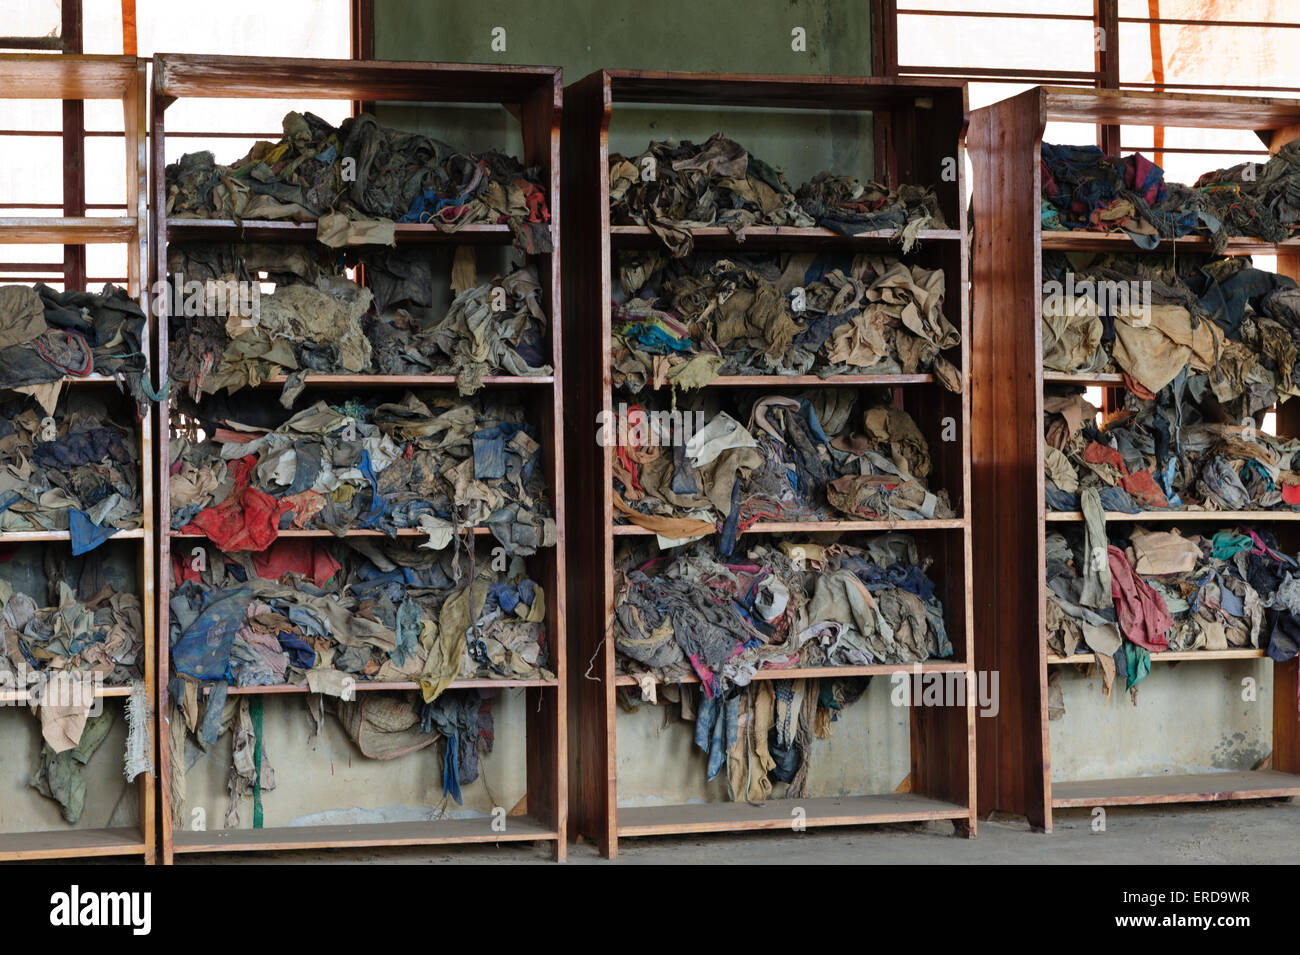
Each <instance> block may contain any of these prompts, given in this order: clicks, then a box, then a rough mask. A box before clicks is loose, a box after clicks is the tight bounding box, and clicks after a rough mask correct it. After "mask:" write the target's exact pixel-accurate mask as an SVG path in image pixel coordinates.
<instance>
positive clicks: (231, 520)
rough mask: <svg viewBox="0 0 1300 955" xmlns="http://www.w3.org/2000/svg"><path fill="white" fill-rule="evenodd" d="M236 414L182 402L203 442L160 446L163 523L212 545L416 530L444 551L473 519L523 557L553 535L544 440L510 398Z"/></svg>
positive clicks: (229, 548)
mask: <svg viewBox="0 0 1300 955" xmlns="http://www.w3.org/2000/svg"><path fill="white" fill-rule="evenodd" d="M240 411H241V413H240V414H239V416H238V418H234V417H231V418H227V417H223V416H221V415H220V412H219V411H218V410H216V409H215V408H214V407H212V406H211V399H210V400H209V401H208V402H205V403H204V404H203V405H202V406H200V407H199V408H196V409H193V410H192V411H191V412H189V413H190V414H192V415H193V416H194V417H195V418H197V419H198V420H199V421H200V422H201V423H202V424H203V426H204V432H205V435H206V437H205V439H204V440H201V441H200V440H195V439H197V435H195V439H191V438H187V437H185V436H184V432H183V431H182V432H180V433H179V434H178V436H177V437H175V438H174V439H173V440H172V441H171V443H170V454H171V457H170V475H171V477H170V488H171V502H170V503H171V508H172V510H171V513H172V527H173V529H176V530H185V529H187V528H188V529H192V530H193V531H195V532H198V533H201V534H203V535H205V536H206V537H207V538H208V539H209V540H211V541H212V542H213V543H215V544H216V545H217V546H218V547H219V548H220V549H221V550H223V551H226V552H234V551H264V550H266V548H267V547H269V546H270V545H271V544H272V543H273V542H274V541H275V539H276V537H277V536H278V534H279V532H280V531H281V530H285V529H289V528H294V529H310V528H327V529H329V530H331V531H333V532H335V533H336V534H342V533H344V532H345V531H346V530H347V529H349V528H354V527H355V528H366V529H371V530H379V531H383V532H384V533H386V534H389V535H390V536H391V535H392V534H394V533H395V532H396V531H397V530H398V529H401V528H419V529H421V530H422V531H424V532H425V533H427V535H428V541H427V543H426V544H425V546H427V547H430V548H434V549H442V548H445V547H446V546H447V545H448V544H449V543H451V541H452V539H453V537H454V536H455V535H456V534H457V533H458V532H459V531H460V530H462V529H464V528H470V527H475V526H484V527H487V528H489V529H490V530H491V532H492V534H493V535H494V536H495V538H496V540H497V541H498V542H499V543H500V544H501V545H502V546H503V547H504V548H505V549H506V551H507V552H508V553H510V554H524V555H526V554H532V553H534V552H535V551H536V550H537V548H539V547H546V546H550V545H551V544H553V543H554V541H555V537H556V527H555V521H554V519H553V517H552V515H551V505H550V501H549V497H548V492H547V487H546V483H547V482H546V478H545V474H544V469H543V468H542V466H541V445H540V444H538V442H537V440H536V435H537V431H536V429H535V428H534V427H533V426H532V425H531V424H529V423H528V422H527V421H526V420H525V416H524V412H523V410H522V408H521V407H520V406H519V405H518V403H517V402H510V401H503V400H502V399H500V398H499V397H498V398H494V399H492V400H479V399H457V398H455V397H453V396H450V395H447V394H445V393H437V392H431V393H428V394H426V395H424V397H423V400H422V399H421V398H419V397H416V395H415V394H413V393H410V392H408V393H407V394H406V395H405V396H404V397H403V399H402V400H401V401H400V402H382V400H381V399H372V400H371V401H370V402H368V403H363V402H361V401H357V400H351V401H348V402H346V403H344V404H342V405H340V406H338V407H332V406H331V405H329V404H327V403H326V402H324V401H317V402H316V403H315V404H314V405H312V406H310V407H309V408H306V409H304V410H303V411H300V412H298V413H297V414H294V415H292V416H291V417H288V418H287V420H285V418H286V413H285V412H282V411H279V410H278V409H273V408H272V409H267V408H263V409H261V411H260V413H259V412H258V410H257V409H255V408H254V407H252V406H251V405H247V404H245V405H244V406H243V408H242V409H240ZM245 415H246V416H245Z"/></svg>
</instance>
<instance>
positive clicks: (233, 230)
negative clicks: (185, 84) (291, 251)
mask: <svg viewBox="0 0 1300 955" xmlns="http://www.w3.org/2000/svg"><path fill="white" fill-rule="evenodd" d="M395 231H396V236H397V241H398V243H399V244H401V243H409V244H419V243H459V244H462V245H464V244H468V243H473V244H477V245H509V244H510V243H511V242H512V241H513V235H512V233H511V232H510V227H509V226H508V225H497V224H494V223H486V222H481V223H474V224H472V225H466V226H461V228H459V229H457V230H456V231H455V232H445V231H443V230H442V229H439V228H438V227H437V226H434V225H426V224H423V223H419V222H399V223H397V227H396V230H395ZM315 237H316V223H315V222H284V221H280V220H268V219H245V220H244V221H243V222H236V221H235V220H233V219H184V218H170V219H168V220H167V241H168V242H186V241H194V240H206V241H225V242H236V241H242V240H245V239H248V240H252V239H256V240H259V241H263V242H266V241H273V240H276V239H284V240H286V241H289V242H302V241H304V240H307V239H314V238H315ZM352 248H363V246H352Z"/></svg>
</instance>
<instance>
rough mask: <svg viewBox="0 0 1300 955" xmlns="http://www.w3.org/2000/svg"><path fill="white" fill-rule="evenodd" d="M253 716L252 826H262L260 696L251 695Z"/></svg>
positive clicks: (258, 827)
mask: <svg viewBox="0 0 1300 955" xmlns="http://www.w3.org/2000/svg"><path fill="white" fill-rule="evenodd" d="M248 709H249V714H250V715H251V716H252V718H253V766H254V767H255V771H256V773H257V776H256V777H255V778H254V780H253V828H254V829H261V828H262V698H261V697H260V696H255V697H253V700H252V704H251V705H250V706H249V708H248Z"/></svg>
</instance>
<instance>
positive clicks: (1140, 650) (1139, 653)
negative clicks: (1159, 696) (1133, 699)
mask: <svg viewBox="0 0 1300 955" xmlns="http://www.w3.org/2000/svg"><path fill="white" fill-rule="evenodd" d="M1124 656H1125V657H1127V658H1128V688H1129V689H1130V690H1131V689H1133V687H1135V686H1137V685H1138V684H1139V683H1141V682H1142V681H1143V680H1145V679H1146V678H1147V674H1149V673H1150V672H1151V654H1150V652H1149V651H1148V650H1147V648H1146V647H1139V646H1138V645H1137V644H1136V643H1129V642H1127V641H1125V643H1124Z"/></svg>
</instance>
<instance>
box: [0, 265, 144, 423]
mask: <svg viewBox="0 0 1300 955" xmlns="http://www.w3.org/2000/svg"><path fill="white" fill-rule="evenodd" d="M144 334H145V315H144V312H143V311H142V310H141V309H140V305H139V303H138V302H136V301H135V300H134V299H133V298H131V296H130V295H128V294H127V292H126V291H125V290H123V289H120V288H118V287H116V286H114V285H105V286H104V290H103V291H102V292H100V293H99V294H96V293H94V292H79V291H75V290H69V291H67V292H56V291H54V289H52V288H50V287H49V286H47V285H44V284H38V285H35V286H27V285H0V388H8V389H12V390H14V391H21V392H24V393H26V394H30V395H32V396H34V397H35V398H36V399H37V400H38V401H40V402H41V404H42V405H43V406H44V407H45V408H46V410H47V411H51V412H52V411H53V409H54V404H55V402H56V401H57V399H58V396H59V389H60V386H61V383H62V381H63V379H64V378H84V377H86V376H87V375H104V376H106V377H109V378H115V379H117V381H118V386H119V387H120V388H122V389H123V390H124V391H125V392H126V393H127V394H129V395H130V396H131V398H132V399H133V400H134V401H135V404H136V410H137V413H138V414H139V415H140V416H141V417H143V416H144V415H145V414H146V413H147V412H148V410H149V405H150V402H151V400H152V399H151V398H150V396H149V389H148V382H147V381H146V379H147V376H148V374H149V369H148V362H147V361H146V360H145V356H144V349H143V337H144Z"/></svg>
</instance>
